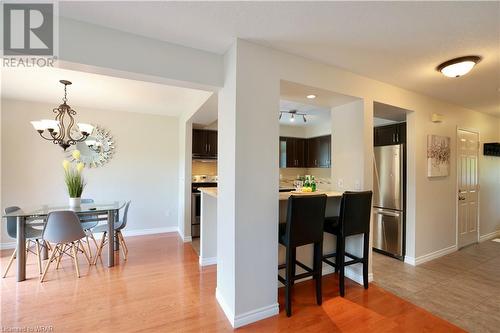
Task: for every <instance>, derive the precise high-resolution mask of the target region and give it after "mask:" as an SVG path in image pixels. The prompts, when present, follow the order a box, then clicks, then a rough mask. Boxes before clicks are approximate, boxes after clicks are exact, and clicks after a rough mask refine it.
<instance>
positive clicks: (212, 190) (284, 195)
mask: <svg viewBox="0 0 500 333" xmlns="http://www.w3.org/2000/svg"><path fill="white" fill-rule="evenodd" d="M198 190H200V192H202V193H205V194H207V195H210V196H212V197H214V198H217V193H218V192H217V188H216V187H200V188H198ZM292 194H293V195H314V194H326V195H327V196H328V197H332V198H333V197H341V196H342V193H341V192H334V191H317V192H310V193H295V192H279V200H280V201H281V200H288V198H289V197H290V196H291V195H292Z"/></svg>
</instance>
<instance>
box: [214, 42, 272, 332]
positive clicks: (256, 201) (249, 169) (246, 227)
mask: <svg viewBox="0 0 500 333" xmlns="http://www.w3.org/2000/svg"><path fill="white" fill-rule="evenodd" d="M269 52H270V51H268V50H265V49H263V48H261V47H258V46H256V45H253V44H251V43H247V42H245V41H241V40H237V41H236V42H235V44H234V45H233V46H232V47H231V49H230V50H229V51H228V52H227V54H226V55H225V57H224V72H225V78H224V88H223V89H221V91H220V93H219V115H218V119H219V120H218V122H219V132H218V135H219V138H218V139H219V147H218V153H219V154H218V170H219V183H218V187H219V188H218V192H219V194H218V203H217V290H216V296H217V300H218V302H219V304H220V305H221V307H222V308H223V310H224V312H225V314H226V316H227V317H228V319H229V321H230V322H231V324H232V325H233V326H234V327H240V326H243V325H246V324H248V323H251V322H254V321H257V320H261V319H263V318H266V317H269V316H273V315H275V314H277V313H278V312H279V306H278V302H277V301H278V300H277V294H278V288H277V287H278V283H277V274H278V269H277V265H278V240H277V239H278V208H279V205H278V187H279V165H278V144H279V140H278V138H279V123H278V113H279V80H278V79H273V78H276V77H277V76H276V75H273V74H272V72H273V68H272V66H270V65H269V61H266V60H268V57H269V54H268V53H269Z"/></svg>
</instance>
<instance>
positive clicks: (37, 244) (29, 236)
mask: <svg viewBox="0 0 500 333" xmlns="http://www.w3.org/2000/svg"><path fill="white" fill-rule="evenodd" d="M19 209H21V208H19V207H17V206H11V207H7V208H5V210H4V212H5V214H9V213H12V212H15V211H16V210H19ZM42 225H43V224H42ZM24 233H25V235H26V259H28V258H27V257H28V254H29V253H30V252H31V253H33V254H35V255H36V256H37V259H38V271H39V273H40V274H42V258H41V256H40V250H41V248H42V247H47V249H50V244H48V243H47V242H44V240H43V239H42V233H43V230H40V229H35V228H33V225H30V224H26V225H25V227H24ZM7 234H8V235H9V237H12V238H14V239H17V218H16V217H14V216H9V217H7ZM32 243H33V245H34V248H35V249H34V250H32V249H31V248H30V246H31V244H32ZM16 255H17V249H15V250H14V253H12V256H11V257H10V260H9V263H8V264H7V268H6V269H5V273H4V274H3V277H4V278H5V277H6V276H7V273H8V272H9V269H10V266H11V265H12V263H13V262H14V259H16Z"/></svg>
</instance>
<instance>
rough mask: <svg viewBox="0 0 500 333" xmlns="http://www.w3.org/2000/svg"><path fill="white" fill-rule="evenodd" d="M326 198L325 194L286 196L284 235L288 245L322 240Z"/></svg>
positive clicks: (299, 244)
mask: <svg viewBox="0 0 500 333" xmlns="http://www.w3.org/2000/svg"><path fill="white" fill-rule="evenodd" d="M326 199H327V196H326V195H325V194H320V195H291V196H290V197H289V198H288V211H287V219H286V237H287V242H288V244H289V245H290V246H301V245H305V244H311V243H317V242H320V241H322V240H323V226H324V223H325V209H326Z"/></svg>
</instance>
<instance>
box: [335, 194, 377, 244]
mask: <svg viewBox="0 0 500 333" xmlns="http://www.w3.org/2000/svg"><path fill="white" fill-rule="evenodd" d="M372 194H373V193H372V191H364V192H349V191H347V192H344V194H343V195H342V201H341V203H340V225H341V233H342V235H344V236H349V235H357V234H362V233H369V232H370V217H371V213H372Z"/></svg>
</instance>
